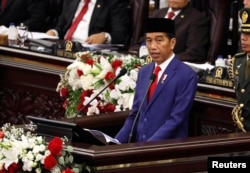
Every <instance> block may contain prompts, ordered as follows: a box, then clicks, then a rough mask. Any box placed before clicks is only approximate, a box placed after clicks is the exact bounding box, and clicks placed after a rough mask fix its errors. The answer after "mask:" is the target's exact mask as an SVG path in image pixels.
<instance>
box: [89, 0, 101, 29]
mask: <svg viewBox="0 0 250 173" xmlns="http://www.w3.org/2000/svg"><path fill="white" fill-rule="evenodd" d="M103 5H104V1H103V0H97V1H96V4H95V8H94V11H93V14H92V16H91V21H90V24H89V31H91V29H92V27H93V24H94V23H95V22H96V19H97V18H98V16H99V14H100V12H101V10H102V8H103Z"/></svg>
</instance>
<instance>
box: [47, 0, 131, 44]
mask: <svg viewBox="0 0 250 173" xmlns="http://www.w3.org/2000/svg"><path fill="white" fill-rule="evenodd" d="M83 8H85V12H83V11H82V9H83ZM80 14H82V15H80ZM129 23H130V17H129V10H128V1H127V0H108V1H107V0H70V1H64V4H63V10H62V14H61V16H60V17H59V21H58V23H57V25H56V27H55V28H54V29H51V30H48V31H47V32H46V33H47V34H48V35H52V36H59V38H61V39H64V40H72V41H77V42H80V43H87V44H103V43H112V44H127V42H128V40H129Z"/></svg>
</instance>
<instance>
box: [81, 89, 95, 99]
mask: <svg viewBox="0 0 250 173" xmlns="http://www.w3.org/2000/svg"><path fill="white" fill-rule="evenodd" d="M92 93H93V92H92V90H84V91H82V93H81V96H80V99H81V102H83V101H84V100H85V97H88V96H90V95H91V94H92Z"/></svg>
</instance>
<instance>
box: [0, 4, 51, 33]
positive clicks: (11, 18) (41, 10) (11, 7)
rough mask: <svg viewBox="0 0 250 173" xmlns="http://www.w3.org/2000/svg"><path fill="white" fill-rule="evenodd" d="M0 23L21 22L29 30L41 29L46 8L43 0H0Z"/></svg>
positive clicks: (7, 24)
mask: <svg viewBox="0 0 250 173" xmlns="http://www.w3.org/2000/svg"><path fill="white" fill-rule="evenodd" d="M0 5H1V8H0V25H4V26H6V27H9V24H10V23H12V22H13V23H15V25H16V26H18V25H20V23H23V24H24V25H25V26H27V27H28V29H29V30H30V31H41V29H42V27H43V25H44V21H45V17H46V12H45V11H46V10H45V5H46V1H45V0H0Z"/></svg>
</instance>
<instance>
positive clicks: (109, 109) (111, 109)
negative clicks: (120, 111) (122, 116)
mask: <svg viewBox="0 0 250 173" xmlns="http://www.w3.org/2000/svg"><path fill="white" fill-rule="evenodd" d="M103 110H104V112H114V111H115V105H114V104H111V103H108V104H106V105H105V106H104V108H103Z"/></svg>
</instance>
